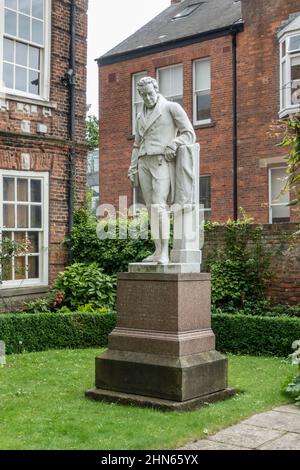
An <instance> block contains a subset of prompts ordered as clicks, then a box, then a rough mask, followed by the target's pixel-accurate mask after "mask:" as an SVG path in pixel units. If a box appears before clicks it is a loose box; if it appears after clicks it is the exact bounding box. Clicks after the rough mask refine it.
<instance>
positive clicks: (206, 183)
mask: <svg viewBox="0 0 300 470" xmlns="http://www.w3.org/2000/svg"><path fill="white" fill-rule="evenodd" d="M210 180H211V178H210V176H200V191H199V193H200V194H199V203H200V204H201V205H203V209H202V208H201V209H200V210H204V219H205V220H209V219H210V217H211V181H210Z"/></svg>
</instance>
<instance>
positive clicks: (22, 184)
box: [17, 179, 28, 201]
mask: <svg viewBox="0 0 300 470" xmlns="http://www.w3.org/2000/svg"><path fill="white" fill-rule="evenodd" d="M17 201H28V180H25V179H18V181H17Z"/></svg>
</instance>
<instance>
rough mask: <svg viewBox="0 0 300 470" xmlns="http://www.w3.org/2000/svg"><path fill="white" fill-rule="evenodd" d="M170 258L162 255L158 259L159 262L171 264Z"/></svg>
mask: <svg viewBox="0 0 300 470" xmlns="http://www.w3.org/2000/svg"><path fill="white" fill-rule="evenodd" d="M169 262H170V260H169V257H168V256H161V257H160V258H159V259H158V260H157V264H169Z"/></svg>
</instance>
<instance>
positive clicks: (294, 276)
mask: <svg viewBox="0 0 300 470" xmlns="http://www.w3.org/2000/svg"><path fill="white" fill-rule="evenodd" d="M262 228H263V240H264V243H265V245H266V248H267V250H268V251H269V252H271V255H272V257H271V271H272V273H273V277H272V279H271V281H270V283H269V285H268V289H267V292H266V293H267V295H268V296H269V297H270V298H271V300H272V302H274V303H283V304H284V303H288V304H291V305H293V304H299V303H300V282H299V272H300V243H299V242H300V240H299V237H298V243H293V237H292V235H293V234H294V233H295V232H296V230H297V226H296V225H295V224H280V225H279V224H278V225H269V224H268V225H263V226H262ZM224 232H225V228H224V227H222V226H220V227H215V229H214V230H213V231H212V232H210V233H207V234H205V243H204V249H203V262H204V264H205V261H206V259H207V258H208V255H209V254H210V253H212V252H215V251H216V250H217V249H218V248H221V247H222V246H223V244H224Z"/></svg>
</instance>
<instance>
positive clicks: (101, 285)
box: [54, 263, 116, 310]
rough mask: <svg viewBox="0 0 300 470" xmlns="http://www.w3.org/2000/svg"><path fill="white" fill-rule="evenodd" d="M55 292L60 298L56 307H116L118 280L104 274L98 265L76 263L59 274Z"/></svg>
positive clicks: (56, 302)
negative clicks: (88, 305)
mask: <svg viewBox="0 0 300 470" xmlns="http://www.w3.org/2000/svg"><path fill="white" fill-rule="evenodd" d="M54 290H55V291H57V292H58V297H57V299H56V301H55V304H56V305H55V304H54V306H57V305H58V306H66V307H69V308H70V309H71V310H76V309H78V307H80V306H82V305H87V304H90V305H91V306H92V307H94V308H101V307H114V305H115V302H116V279H115V277H114V276H108V275H107V274H104V273H103V271H102V269H101V268H100V267H99V266H98V265H97V263H92V264H89V265H86V264H82V263H75V264H73V265H71V266H68V267H67V268H66V269H65V271H63V272H61V273H60V274H58V276H57V278H56V280H55V283H54Z"/></svg>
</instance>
